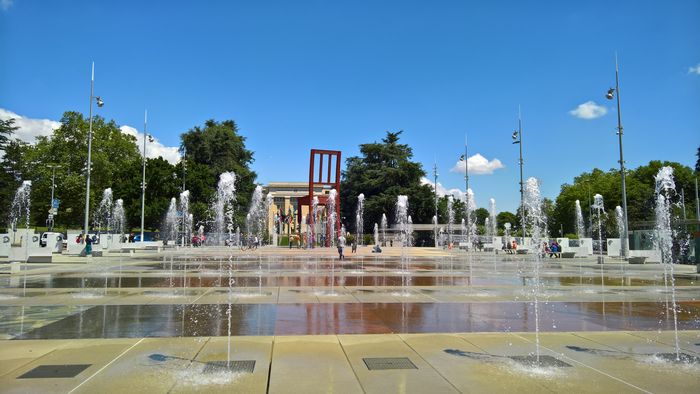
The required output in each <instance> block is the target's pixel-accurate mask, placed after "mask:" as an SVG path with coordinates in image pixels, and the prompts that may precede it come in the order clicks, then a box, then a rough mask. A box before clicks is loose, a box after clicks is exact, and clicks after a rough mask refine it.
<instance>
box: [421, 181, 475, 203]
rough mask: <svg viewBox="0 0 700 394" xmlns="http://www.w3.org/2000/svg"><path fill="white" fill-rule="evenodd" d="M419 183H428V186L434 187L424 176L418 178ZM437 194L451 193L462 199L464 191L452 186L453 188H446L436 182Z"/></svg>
mask: <svg viewBox="0 0 700 394" xmlns="http://www.w3.org/2000/svg"><path fill="white" fill-rule="evenodd" d="M420 183H421V185H430V187H432V188H434V185H435V184H434V183H433V182H431V181H430V179H428V178H426V177H422V178H421V179H420ZM437 194H438V196H441V197H442V196H445V195H448V196H449V195H450V194H451V195H453V196H454V197H455V198H456V199H457V200H460V201H464V192H463V191H461V190H459V189H457V188H454V189H447V188H445V187H444V186H442V184H441V183H440V182H438V183H437Z"/></svg>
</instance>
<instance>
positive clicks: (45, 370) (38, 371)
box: [17, 364, 92, 379]
mask: <svg viewBox="0 0 700 394" xmlns="http://www.w3.org/2000/svg"><path fill="white" fill-rule="evenodd" d="M91 365H92V364H60V365H39V366H38V367H36V368H34V369H32V370H31V371H29V372H26V373H25V374H23V375H21V376H19V377H17V379H50V378H73V377H75V376H77V375H78V374H79V373H81V372H83V371H84V370H86V369H87V368H88V367H90V366H91Z"/></svg>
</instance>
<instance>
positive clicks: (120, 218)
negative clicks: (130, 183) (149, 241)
mask: <svg viewBox="0 0 700 394" xmlns="http://www.w3.org/2000/svg"><path fill="white" fill-rule="evenodd" d="M125 226H126V215H125V213H124V200H122V199H121V198H119V199H117V201H116V202H115V203H114V209H113V210H112V229H113V230H114V233H115V234H119V236H121V235H122V234H124V227H125ZM141 241H143V240H141Z"/></svg>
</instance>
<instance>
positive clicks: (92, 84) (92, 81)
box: [82, 62, 105, 242]
mask: <svg viewBox="0 0 700 394" xmlns="http://www.w3.org/2000/svg"><path fill="white" fill-rule="evenodd" d="M92 100H95V102H96V103H97V106H98V107H100V108H101V107H102V106H103V105H105V103H104V101H102V99H101V98H100V96H95V62H92V77H91V78H90V128H89V130H88V157H87V177H86V178H87V182H86V186H85V229H84V233H83V234H84V235H85V236H84V237H83V239H82V241H83V242H85V239H86V237H87V236H88V231H89V220H90V171H91V168H92Z"/></svg>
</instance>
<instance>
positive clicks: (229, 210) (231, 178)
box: [212, 171, 236, 245]
mask: <svg viewBox="0 0 700 394" xmlns="http://www.w3.org/2000/svg"><path fill="white" fill-rule="evenodd" d="M235 202H236V174H235V173H234V172H233V171H231V172H224V173H222V174H221V175H219V183H218V184H217V187H216V199H215V200H214V204H213V205H212V210H213V211H214V231H215V232H216V237H217V244H219V245H223V244H225V243H226V240H228V243H230V242H231V241H232V237H233V214H234V208H235V207H234V204H235ZM224 234H227V235H226V239H224V237H225V236H224Z"/></svg>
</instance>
